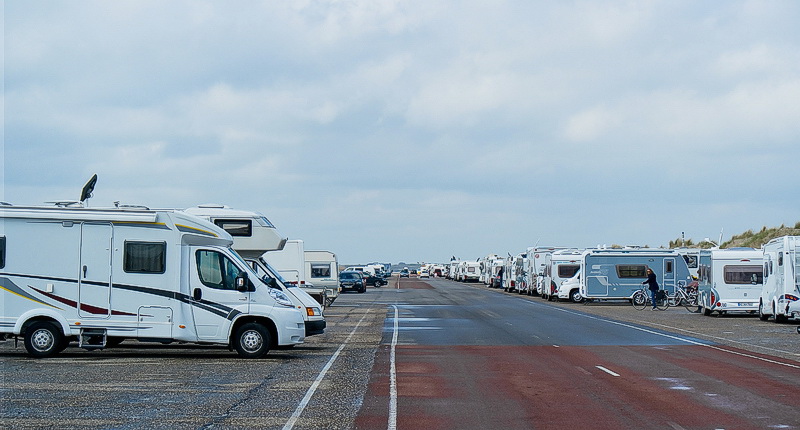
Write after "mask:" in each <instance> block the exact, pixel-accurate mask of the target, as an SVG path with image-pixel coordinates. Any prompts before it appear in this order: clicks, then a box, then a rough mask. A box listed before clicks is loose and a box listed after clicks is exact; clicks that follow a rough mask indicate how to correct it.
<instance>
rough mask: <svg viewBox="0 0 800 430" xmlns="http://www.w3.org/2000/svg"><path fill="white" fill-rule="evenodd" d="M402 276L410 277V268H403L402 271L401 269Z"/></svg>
mask: <svg viewBox="0 0 800 430" xmlns="http://www.w3.org/2000/svg"><path fill="white" fill-rule="evenodd" d="M400 277H401V278H408V277H410V275H409V271H408V269H403V270H401V271H400Z"/></svg>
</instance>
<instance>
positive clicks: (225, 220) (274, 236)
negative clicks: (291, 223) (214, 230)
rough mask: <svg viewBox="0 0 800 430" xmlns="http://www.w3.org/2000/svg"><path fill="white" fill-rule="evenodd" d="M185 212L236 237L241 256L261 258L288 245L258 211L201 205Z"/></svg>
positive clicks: (218, 205) (237, 250)
mask: <svg viewBox="0 0 800 430" xmlns="http://www.w3.org/2000/svg"><path fill="white" fill-rule="evenodd" d="M183 211H184V212H186V213H189V214H192V215H195V216H199V217H200V218H203V219H207V220H209V221H211V222H212V223H213V224H216V225H217V226H218V227H220V228H222V229H223V230H225V231H227V232H228V233H229V234H230V235H231V236H233V240H234V242H235V243H236V246H235V249H236V252H238V253H239V255H241V256H242V257H252V258H258V257H260V256H261V254H263V253H265V252H267V251H279V250H281V249H283V247H284V245H285V244H286V238H285V237H283V236H282V235H281V234H280V233H278V230H277V229H276V228H275V226H274V225H273V224H272V223H271V222H269V220H268V219H267V217H265V216H264V215H262V214H260V213H258V212H252V211H245V210H238V209H233V208H230V207H228V206H225V205H220V204H204V205H198V206H195V207H191V208H186V209H184V210H183Z"/></svg>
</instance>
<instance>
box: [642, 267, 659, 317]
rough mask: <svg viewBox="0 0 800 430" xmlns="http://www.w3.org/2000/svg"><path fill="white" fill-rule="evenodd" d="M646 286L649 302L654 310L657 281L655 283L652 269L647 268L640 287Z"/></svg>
mask: <svg viewBox="0 0 800 430" xmlns="http://www.w3.org/2000/svg"><path fill="white" fill-rule="evenodd" d="M644 284H648V285H649V287H648V288H649V289H650V301H651V302H652V303H653V310H656V293H658V281H656V274H655V273H653V269H651V268H649V267H648V268H647V279H646V280H645V281H644V282H642V285H644Z"/></svg>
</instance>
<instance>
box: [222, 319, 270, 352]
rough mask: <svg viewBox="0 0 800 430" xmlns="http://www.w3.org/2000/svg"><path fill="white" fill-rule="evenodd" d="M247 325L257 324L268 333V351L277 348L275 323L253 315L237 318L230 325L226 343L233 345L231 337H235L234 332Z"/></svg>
mask: <svg viewBox="0 0 800 430" xmlns="http://www.w3.org/2000/svg"><path fill="white" fill-rule="evenodd" d="M248 323H257V324H261V325H262V326H264V327H265V328H266V329H267V331H268V332H269V336H270V349H272V348H275V347H277V346H278V328H277V326H276V325H275V322H274V321H272V320H271V319H269V318H267V317H263V316H255V315H246V316H243V317H240V318H237V319H236V320H235V321H234V322H233V324H231V331H230V333H228V343H229V344H230V345H233V336H234V335H236V331H237V330H239V327H241V326H243V325H245V324H248Z"/></svg>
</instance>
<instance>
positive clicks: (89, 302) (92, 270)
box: [78, 223, 114, 318]
mask: <svg viewBox="0 0 800 430" xmlns="http://www.w3.org/2000/svg"><path fill="white" fill-rule="evenodd" d="M113 239H114V229H113V227H112V225H111V224H110V223H83V224H81V244H80V249H81V252H80V256H81V258H80V262H79V266H78V272H79V273H78V315H79V316H80V317H81V318H108V316H109V315H110V314H111V262H112V259H111V257H112V254H113V251H112V250H113V247H112V245H113Z"/></svg>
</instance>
